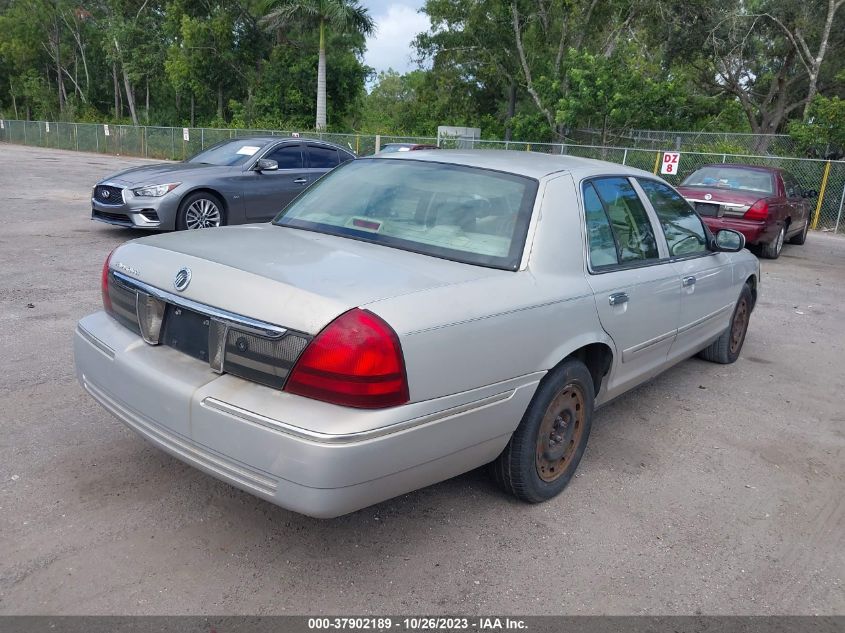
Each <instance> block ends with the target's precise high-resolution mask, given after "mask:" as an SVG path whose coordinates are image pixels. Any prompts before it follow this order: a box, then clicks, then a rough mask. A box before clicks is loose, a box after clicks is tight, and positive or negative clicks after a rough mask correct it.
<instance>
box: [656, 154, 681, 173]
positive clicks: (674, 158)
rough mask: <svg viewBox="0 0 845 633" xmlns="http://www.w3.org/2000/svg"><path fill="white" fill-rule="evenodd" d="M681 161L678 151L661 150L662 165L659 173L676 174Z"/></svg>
mask: <svg viewBox="0 0 845 633" xmlns="http://www.w3.org/2000/svg"><path fill="white" fill-rule="evenodd" d="M680 162H681V153H680V152H663V165H662V166H661V167H660V173H661V174H677V173H678V165H679V164H680Z"/></svg>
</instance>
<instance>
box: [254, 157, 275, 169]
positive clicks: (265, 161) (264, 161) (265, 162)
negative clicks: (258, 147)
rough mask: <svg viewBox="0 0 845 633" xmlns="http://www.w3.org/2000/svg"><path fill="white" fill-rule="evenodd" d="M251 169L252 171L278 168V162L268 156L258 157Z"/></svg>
mask: <svg viewBox="0 0 845 633" xmlns="http://www.w3.org/2000/svg"><path fill="white" fill-rule="evenodd" d="M252 169H253V170H254V171H276V170H277V169H279V163H277V162H276V161H274V160H270V159H269V158H259V159H258V161H257V162H256V163H255V167H253V168H252Z"/></svg>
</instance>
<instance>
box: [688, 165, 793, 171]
mask: <svg viewBox="0 0 845 633" xmlns="http://www.w3.org/2000/svg"><path fill="white" fill-rule="evenodd" d="M705 167H719V168H723V167H727V168H729V169H731V168H734V167H736V168H740V169H753V170H754V171H765V172H769V173H776V172H780V171H781V169H780V168H779V167H769V166H767V165H749V164H747V163H709V164H707V165H701V167H699V168H698V169H696V171H698V170H699V169H704V168H705Z"/></svg>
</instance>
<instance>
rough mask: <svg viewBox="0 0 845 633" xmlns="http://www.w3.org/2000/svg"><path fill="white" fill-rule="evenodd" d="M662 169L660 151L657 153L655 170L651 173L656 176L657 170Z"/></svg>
mask: <svg viewBox="0 0 845 633" xmlns="http://www.w3.org/2000/svg"><path fill="white" fill-rule="evenodd" d="M658 167H660V151H658V152H657V155H656V156H655V157H654V169H653V170H652V171H651V173H653V174H654V175H657V168H658Z"/></svg>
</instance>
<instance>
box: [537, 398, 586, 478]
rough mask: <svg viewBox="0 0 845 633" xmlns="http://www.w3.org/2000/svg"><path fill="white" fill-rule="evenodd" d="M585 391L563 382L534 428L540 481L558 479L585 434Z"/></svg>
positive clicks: (570, 461)
mask: <svg viewBox="0 0 845 633" xmlns="http://www.w3.org/2000/svg"><path fill="white" fill-rule="evenodd" d="M584 401H585V399H584V392H583V390H582V389H581V387H580V386H578V385H577V384H574V383H570V384H568V385H566V386H565V387H564V388H563V389H562V390H561V391H560V392H559V393H558V394H557V396H555V398H554V400H552V402H551V403H550V404H549V406H548V408H547V409H546V414H545V415H544V416H543V420H542V422H541V423H540V428H539V430H538V431H537V450H536V458H535V466H536V469H537V475H538V476H539V477H540V479H542V480H543V481H548V482H552V481H555V480H556V479H558V478H559V477H560V476H561V475H563V473H564V472H565V471H566V468H567V466H569V464H570V463H572V460H573V458H574V456H575V453H576V451H577V450H578V446H579V445H580V444H581V437H582V436H583V434H584V423H585V417H586V408H585V406H584Z"/></svg>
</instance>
